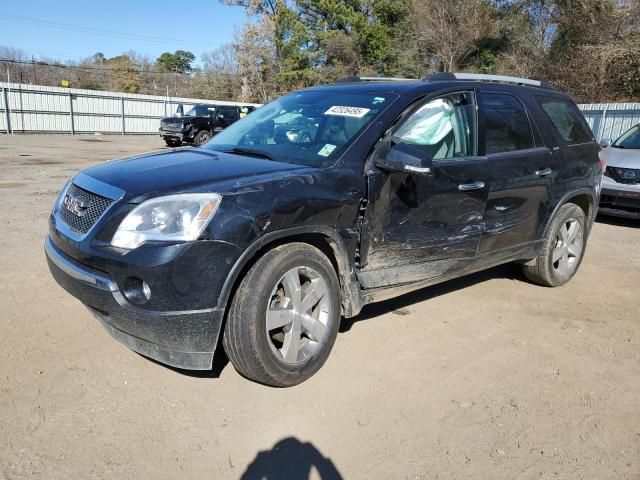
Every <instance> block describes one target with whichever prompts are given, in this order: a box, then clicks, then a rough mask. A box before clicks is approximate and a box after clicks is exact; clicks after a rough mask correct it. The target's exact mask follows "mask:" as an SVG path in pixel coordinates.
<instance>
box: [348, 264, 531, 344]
mask: <svg viewBox="0 0 640 480" xmlns="http://www.w3.org/2000/svg"><path fill="white" fill-rule="evenodd" d="M496 278H503V279H504V278H506V279H509V280H517V281H522V282H526V281H527V279H526V278H525V276H524V275H523V274H522V268H521V266H520V265H518V264H516V263H507V264H505V265H500V266H497V267H493V268H490V269H488V270H483V271H481V272H477V273H473V274H470V275H465V276H464V277H460V278H456V279H454V280H449V281H447V282H444V283H439V284H437V285H433V286H431V287H425V288H422V289H420V290H416V291H415V292H411V293H407V294H405V295H402V296H400V297H396V298H392V299H389V300H385V301H383V302H379V303H372V304H369V305H366V306H365V307H364V308H363V309H362V312H360V315H358V316H357V317H353V318H343V319H342V323H341V325H340V333H345V332H348V331H349V330H351V328H352V327H353V325H354V324H356V323H358V322H362V321H363V320H369V319H371V318H375V317H379V316H380V315H384V314H387V313H394V314H396V315H407V314H408V313H409V312H408V311H406V310H405V308H406V307H409V306H411V305H413V304H416V303H420V302H424V301H426V300H431V299H432V298H437V297H439V296H441V295H446V294H447V293H451V292H455V291H456V290H462V289H464V288H467V287H470V286H472V285H476V284H478V283H482V282H486V281H488V280H493V279H496Z"/></svg>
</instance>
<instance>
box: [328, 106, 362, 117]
mask: <svg viewBox="0 0 640 480" xmlns="http://www.w3.org/2000/svg"><path fill="white" fill-rule="evenodd" d="M370 111H371V110H370V109H368V108H360V107H344V106H339V105H334V106H333V107H331V108H330V109H329V110H327V111H326V112H324V114H325V115H335V116H338V117H353V118H362V117H364V116H365V115H366V114H367V113H369V112H370Z"/></svg>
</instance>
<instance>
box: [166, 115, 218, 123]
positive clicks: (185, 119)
mask: <svg viewBox="0 0 640 480" xmlns="http://www.w3.org/2000/svg"><path fill="white" fill-rule="evenodd" d="M194 118H207V117H202V116H199V117H196V116H188V117H185V116H182V117H165V118H163V119H162V121H163V122H168V123H184V122H188V121H190V120H193V119H194Z"/></svg>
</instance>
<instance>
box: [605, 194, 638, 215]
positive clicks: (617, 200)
mask: <svg viewBox="0 0 640 480" xmlns="http://www.w3.org/2000/svg"><path fill="white" fill-rule="evenodd" d="M600 206H601V207H604V208H615V209H620V210H630V211H636V212H637V211H639V210H640V197H638V198H634V197H624V196H618V195H607V194H603V195H602V196H601V197H600Z"/></svg>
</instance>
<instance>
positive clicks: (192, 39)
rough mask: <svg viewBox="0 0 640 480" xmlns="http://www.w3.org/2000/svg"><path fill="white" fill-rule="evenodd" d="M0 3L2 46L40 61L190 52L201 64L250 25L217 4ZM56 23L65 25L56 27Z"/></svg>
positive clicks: (143, 0)
mask: <svg viewBox="0 0 640 480" xmlns="http://www.w3.org/2000/svg"><path fill="white" fill-rule="evenodd" d="M2 3H3V5H2V8H1V9H0V46H4V47H13V48H19V49H21V50H24V51H25V52H27V54H28V55H34V56H35V57H36V59H37V58H39V57H48V58H54V59H56V60H61V61H65V60H78V59H80V58H83V57H88V56H91V55H93V54H94V53H96V52H102V53H104V54H105V55H106V56H107V57H112V56H115V55H119V54H121V53H122V52H126V51H128V50H136V51H137V52H139V53H142V54H145V55H149V56H150V57H151V58H152V59H155V58H156V57H158V56H160V54H161V53H162V52H165V51H170V52H173V51H175V50H180V49H182V50H190V51H192V52H193V53H194V54H195V55H196V57H197V59H198V60H199V59H200V55H201V54H202V53H203V52H208V51H211V50H214V49H215V48H216V47H217V46H219V45H221V44H224V43H227V42H229V41H231V40H232V38H233V32H234V30H235V29H237V28H240V27H241V26H242V24H243V23H244V22H245V20H246V19H247V17H246V14H245V11H244V9H243V8H241V7H230V6H226V5H221V4H220V3H219V2H218V0H205V1H204V2H198V3H193V2H183V1H175V0H174V1H166V0H161V1H151V0H129V1H125V0H108V1H95V0H89V1H87V0H82V1H81V0H64V1H57V2H56V1H51V0H25V1H23V2H10V1H3V2H2ZM52 23H55V24H64V25H58V27H55V26H54V25H52ZM95 30H108V31H110V32H116V33H100V32H97V31H95ZM149 37H153V38H149Z"/></svg>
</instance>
